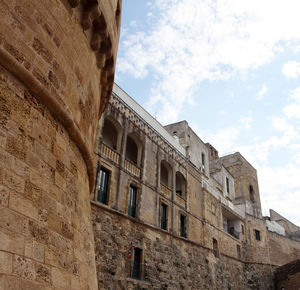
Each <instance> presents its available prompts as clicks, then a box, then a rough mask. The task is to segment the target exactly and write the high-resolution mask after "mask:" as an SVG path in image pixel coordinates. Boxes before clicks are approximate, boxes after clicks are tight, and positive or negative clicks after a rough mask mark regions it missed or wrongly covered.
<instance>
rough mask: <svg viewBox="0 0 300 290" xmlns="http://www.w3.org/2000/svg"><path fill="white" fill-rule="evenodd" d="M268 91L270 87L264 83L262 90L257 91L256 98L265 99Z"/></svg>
mask: <svg viewBox="0 0 300 290" xmlns="http://www.w3.org/2000/svg"><path fill="white" fill-rule="evenodd" d="M267 92H268V87H267V86H266V85H263V86H262V88H261V90H260V91H259V92H258V93H257V96H256V99H257V100H263V99H264V97H265V94H266V93H267Z"/></svg>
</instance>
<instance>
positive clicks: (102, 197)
mask: <svg viewBox="0 0 300 290" xmlns="http://www.w3.org/2000/svg"><path fill="white" fill-rule="evenodd" d="M108 182H109V172H108V171H107V170H105V169H103V168H101V169H100V174H99V185H98V196H97V200H98V201H99V202H101V203H104V204H107V195H108Z"/></svg>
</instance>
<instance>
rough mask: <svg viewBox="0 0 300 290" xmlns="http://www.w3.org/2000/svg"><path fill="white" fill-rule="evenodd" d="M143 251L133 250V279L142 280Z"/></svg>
mask: <svg viewBox="0 0 300 290" xmlns="http://www.w3.org/2000/svg"><path fill="white" fill-rule="evenodd" d="M142 254H143V250H142V249H139V248H134V250H133V267H132V278H134V279H142V258H143V255H142Z"/></svg>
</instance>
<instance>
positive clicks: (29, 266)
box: [13, 255, 36, 280]
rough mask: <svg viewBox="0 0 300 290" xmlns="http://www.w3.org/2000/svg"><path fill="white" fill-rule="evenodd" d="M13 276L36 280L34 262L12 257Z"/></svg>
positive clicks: (20, 257) (15, 256)
mask: <svg viewBox="0 0 300 290" xmlns="http://www.w3.org/2000/svg"><path fill="white" fill-rule="evenodd" d="M13 274H15V275H18V276H20V277H23V278H27V279H32V280H34V279H35V278H36V271H35V262H34V261H33V260H31V259H28V258H25V257H22V256H18V255H14V259H13Z"/></svg>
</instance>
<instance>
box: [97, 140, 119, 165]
mask: <svg viewBox="0 0 300 290" xmlns="http://www.w3.org/2000/svg"><path fill="white" fill-rule="evenodd" d="M101 156H104V157H106V158H107V159H109V160H111V161H113V162H114V163H117V164H118V163H119V159H120V155H119V153H117V152H116V151H115V150H113V149H112V148H110V147H108V146H107V145H105V144H103V143H102V144H101Z"/></svg>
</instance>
